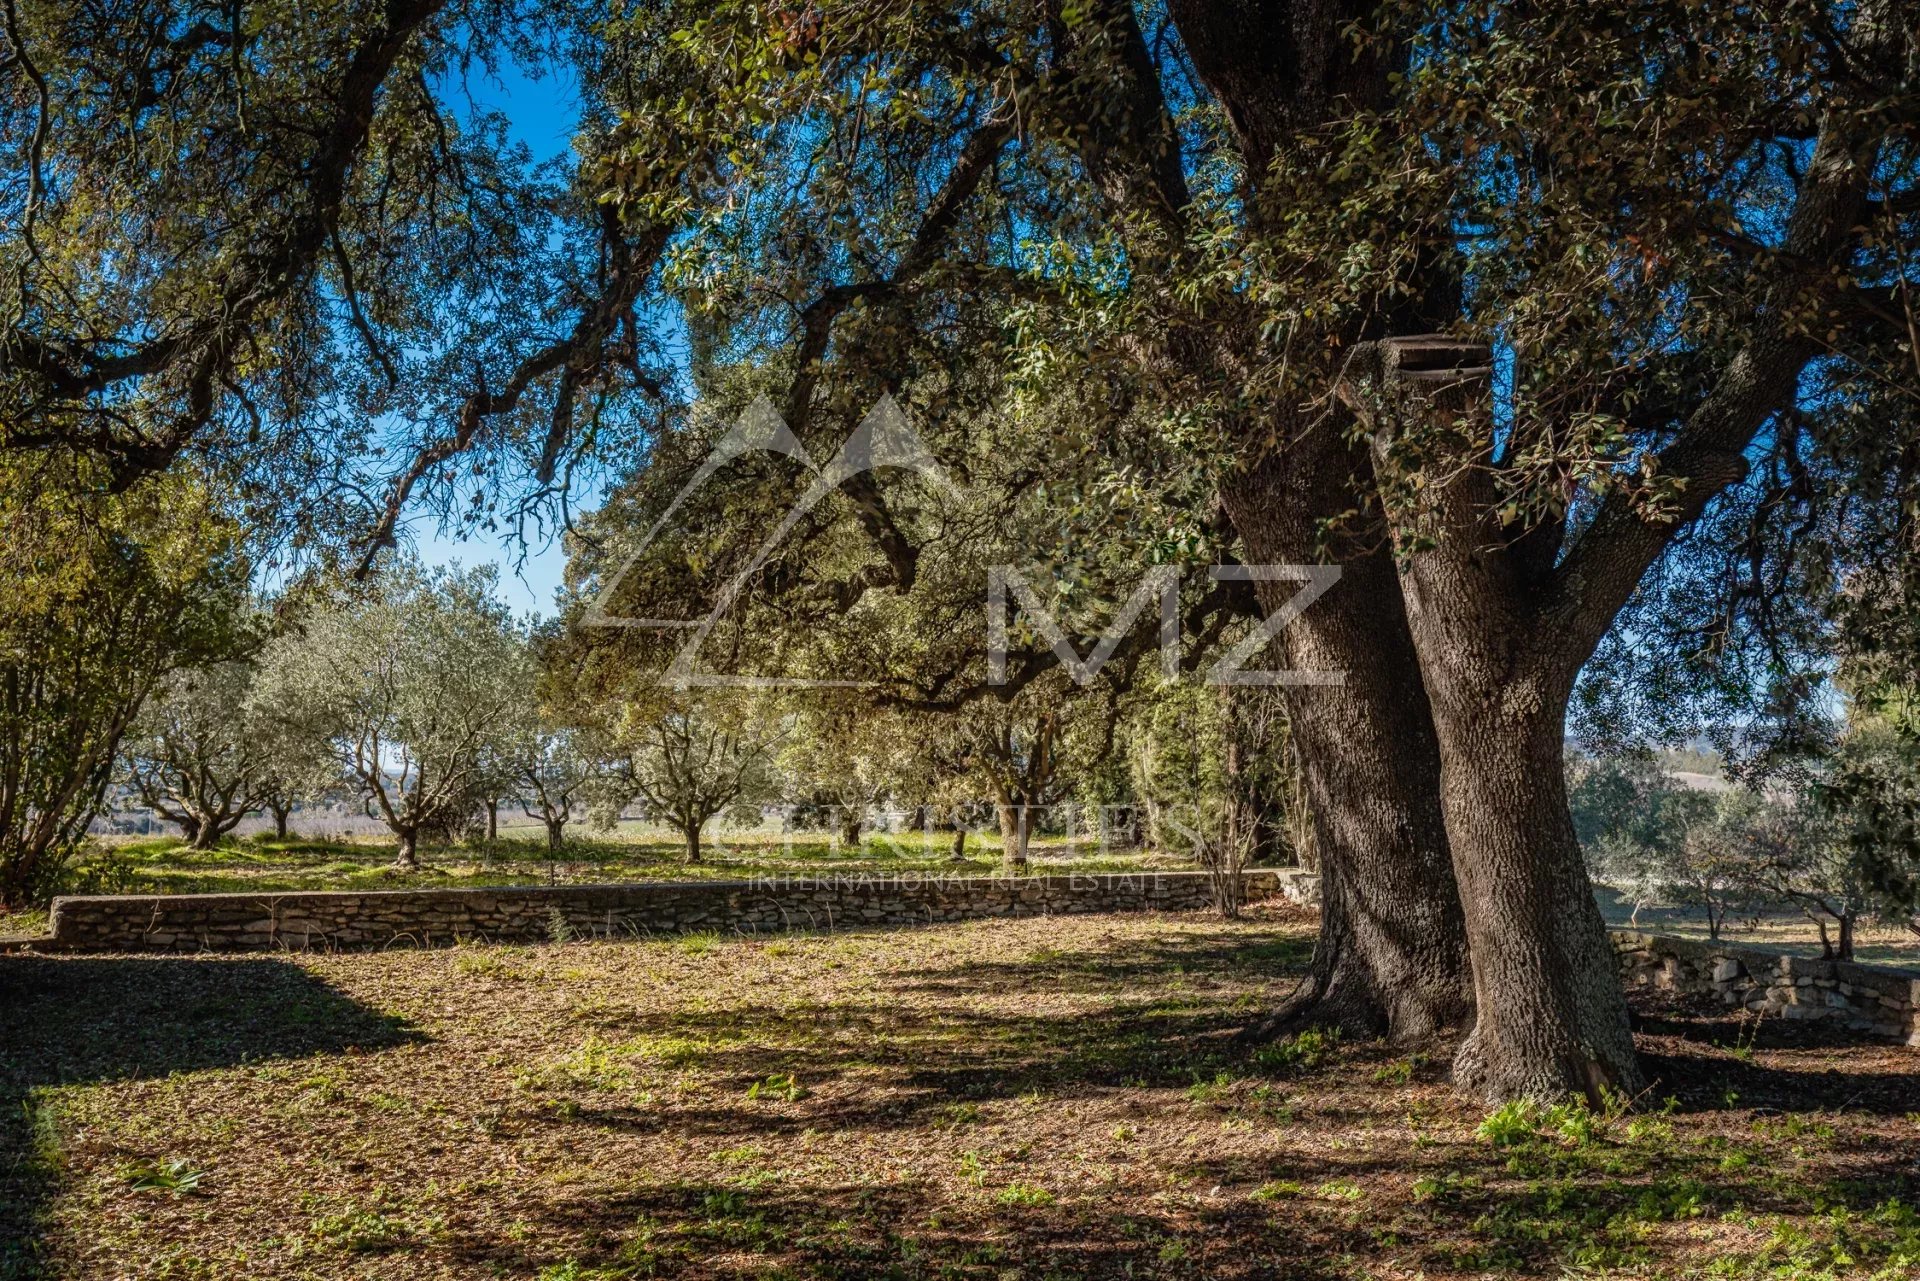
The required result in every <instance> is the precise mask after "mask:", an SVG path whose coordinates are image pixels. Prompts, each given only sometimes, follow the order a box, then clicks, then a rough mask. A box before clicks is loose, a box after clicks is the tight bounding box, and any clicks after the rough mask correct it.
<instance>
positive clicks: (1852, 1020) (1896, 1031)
mask: <svg viewBox="0 0 1920 1281" xmlns="http://www.w3.org/2000/svg"><path fill="white" fill-rule="evenodd" d="M1613 948H1614V951H1615V953H1616V954H1617V955H1618V956H1619V958H1620V978H1621V981H1622V982H1623V983H1625V984H1626V986H1627V987H1628V988H1637V987H1639V988H1659V989H1662V990H1665V991H1672V992H1680V993H1685V994H1690V995H1696V996H1712V997H1717V998H1718V999H1719V1000H1720V1001H1722V1002H1724V1003H1725V1004H1727V1005H1738V1006H1743V1007H1745V1008H1746V1009H1749V1010H1752V1011H1754V1012H1755V1013H1761V1014H1767V1015H1772V1016H1777V1017H1779V1018H1783V1019H1796V1020H1799V1019H1818V1020H1824V1021H1828V1022H1836V1023H1840V1024H1842V1025H1843V1026H1845V1027H1847V1028H1848V1029H1850V1030H1852V1031H1855V1032H1860V1033H1863V1034H1865V1035H1867V1036H1870V1037H1872V1038H1873V1039H1874V1040H1877V1041H1894V1042H1898V1043H1900V1044H1904V1045H1913V1046H1920V970H1900V969H1894V968H1892V967H1884V966H1877V965H1859V964H1855V963H1854V962H1851V961H1821V960H1815V959H1813V958H1811V957H1805V956H1783V955H1781V954H1780V953H1778V952H1773V951H1770V950H1768V949H1766V948H1757V947H1739V946H1736V945H1734V944H1730V943H1725V942H1720V943H1709V942H1705V941H1702V940H1698V939H1677V938H1669V937H1667V936H1666V935H1662V934H1640V933H1636V932H1634V931H1632V930H1615V931H1613Z"/></svg>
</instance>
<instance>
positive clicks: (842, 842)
mask: <svg viewBox="0 0 1920 1281" xmlns="http://www.w3.org/2000/svg"><path fill="white" fill-rule="evenodd" d="M864 826H866V815H864V814H862V813H861V812H860V811H859V810H857V809H854V808H852V807H851V806H849V807H848V808H847V809H845V810H842V811H841V812H840V814H839V828H838V830H837V831H835V832H834V838H833V844H834V848H835V849H846V850H856V849H859V848H860V829H861V828H862V827H864Z"/></svg>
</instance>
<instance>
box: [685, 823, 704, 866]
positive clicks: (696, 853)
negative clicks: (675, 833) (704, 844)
mask: <svg viewBox="0 0 1920 1281" xmlns="http://www.w3.org/2000/svg"><path fill="white" fill-rule="evenodd" d="M701 826H702V825H701V824H699V823H683V824H681V826H680V839H681V840H683V841H685V842H686V845H687V862H689V863H698V862H699V861H700V828H701Z"/></svg>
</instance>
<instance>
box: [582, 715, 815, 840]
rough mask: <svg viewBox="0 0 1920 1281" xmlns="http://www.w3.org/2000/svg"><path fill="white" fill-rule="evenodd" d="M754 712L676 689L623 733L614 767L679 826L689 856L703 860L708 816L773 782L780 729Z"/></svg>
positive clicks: (652, 808)
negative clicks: (702, 838)
mask: <svg viewBox="0 0 1920 1281" xmlns="http://www.w3.org/2000/svg"><path fill="white" fill-rule="evenodd" d="M751 712H752V709H751V708H749V707H744V706H739V705H735V704H730V703H726V702H723V701H721V700H718V699H699V698H694V697H689V696H681V697H675V698H671V699H668V700H665V702H664V704H663V705H661V706H659V707H657V708H656V709H654V710H653V714H652V715H650V716H648V717H647V718H646V719H644V720H641V721H640V722H639V723H638V724H631V723H630V727H629V728H628V729H627V730H626V731H625V732H624V733H623V734H622V736H621V737H622V739H623V740H624V742H623V746H624V748H625V751H624V752H623V753H622V754H621V755H620V757H619V758H618V759H617V761H616V762H615V772H616V774H617V776H618V777H619V778H620V779H621V780H622V781H623V782H624V784H625V790H626V792H627V795H629V796H638V797H639V798H640V799H641V800H643V801H645V802H646V805H647V809H648V811H649V813H650V814H651V815H652V816H653V817H655V818H658V819H665V820H666V821H667V822H669V823H671V824H672V825H673V826H674V828H675V829H676V830H677V831H678V832H679V833H680V836H681V839H682V840H683V841H684V842H685V844H686V855H687V862H689V863H698V862H699V861H700V832H701V829H702V828H703V827H705V826H706V823H707V820H708V819H710V818H712V817H713V816H714V815H716V814H719V813H721V812H722V811H724V810H726V809H727V808H728V807H729V806H731V805H735V804H738V803H740V802H742V801H746V800H750V799H754V798H757V797H759V796H761V795H763V794H765V793H766V792H767V790H768V785H769V778H770V773H771V770H770V766H771V761H772V757H773V753H774V749H775V747H776V746H777V744H778V742H779V735H778V733H777V731H776V730H774V729H772V728H771V727H769V726H767V725H765V724H764V723H762V722H758V721H756V720H755V719H754V718H753V717H752V715H751ZM616 808H617V807H616Z"/></svg>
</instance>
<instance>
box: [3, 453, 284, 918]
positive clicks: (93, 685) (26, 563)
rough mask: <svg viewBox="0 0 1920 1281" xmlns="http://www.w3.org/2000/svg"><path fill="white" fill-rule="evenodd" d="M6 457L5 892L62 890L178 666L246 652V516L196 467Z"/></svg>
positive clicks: (11, 896)
mask: <svg viewBox="0 0 1920 1281" xmlns="http://www.w3.org/2000/svg"><path fill="white" fill-rule="evenodd" d="M54 471H55V469H53V468H51V467H39V466H37V465H34V464H30V463H29V462H28V461H27V460H26V459H24V458H20V457H11V456H10V457H6V458H0V578H4V580H5V582H6V584H7V589H6V591H5V593H4V594H0V906H5V907H16V906H23V905H26V904H29V903H33V902H37V901H40V900H42V899H44V898H45V897H46V896H47V895H49V894H51V893H52V892H53V891H54V889H55V887H56V885H57V882H58V878H59V875H60V870H61V868H62V866H63V865H64V863H65V862H66V860H67V858H68V857H69V856H70V855H71V853H72V852H73V851H74V850H75V849H76V848H78V846H79V845H80V843H81V841H82V840H84V839H85V836H86V832H87V827H88V824H89V823H91V821H92V820H93V817H94V815H95V814H96V813H98V812H99V809H100V805H101V803H102V800H103V798H104V796H105V794H106V789H107V786H108V783H109V781H110V779H111V776H112V767H113V762H114V760H115V757H116V753H117V752H118V750H119V747H120V740H121V737H122V735H123V734H125V732H126V731H127V729H128V727H129V726H130V725H131V724H132V723H133V720H134V718H135V716H136V715H137V714H138V713H139V710H140V707H141V705H142V703H143V702H144V701H145V700H146V698H147V696H148V694H149V693H150V692H151V691H152V690H153V689H154V688H155V687H156V686H157V685H158V684H159V683H160V682H161V681H163V680H165V679H166V678H167V676H168V675H169V673H172V672H175V671H179V670H181V669H183V668H187V667H191V666H195V665H198V664H204V663H209V662H219V661H222V660H224V659H227V658H230V657H232V656H233V655H235V654H237V653H239V652H242V651H243V650H244V649H245V648H246V647H247V645H248V644H250V643H251V639H252V638H251V636H250V635H249V634H248V627H247V623H248V613H247V610H246V588H247V576H248V570H247V565H246V561H245V559H244V558H243V557H242V555H241V554H240V550H239V536H238V531H237V530H236V529H235V528H234V527H233V525H232V524H231V523H230V522H228V521H227V520H226V519H225V517H224V516H223V515H222V514H221V513H220V512H219V511H218V509H217V508H216V507H215V506H214V504H212V503H211V502H210V501H209V500H208V498H207V495H206V493H205V491H204V490H203V489H201V488H200V487H198V486H196V485H195V484H194V483H192V481H191V480H190V479H188V478H185V477H173V478H168V479H164V480H154V481H149V482H144V483H141V484H139V485H136V486H134V487H132V488H131V489H128V490H126V491H125V492H121V493H106V494H102V493H101V492H99V491H100V487H99V486H97V485H93V486H89V485H85V484H76V485H75V486H74V489H73V492H62V490H61V487H60V485H59V484H58V483H56V482H55V480H54V478H53V472H54Z"/></svg>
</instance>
